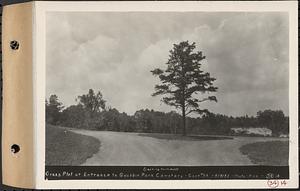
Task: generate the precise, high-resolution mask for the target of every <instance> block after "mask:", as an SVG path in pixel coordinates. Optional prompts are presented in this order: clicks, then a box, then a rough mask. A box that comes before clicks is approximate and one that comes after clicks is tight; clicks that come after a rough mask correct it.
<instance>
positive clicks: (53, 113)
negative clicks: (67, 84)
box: [46, 95, 64, 125]
mask: <svg viewBox="0 0 300 191" xmlns="http://www.w3.org/2000/svg"><path fill="white" fill-rule="evenodd" d="M63 108H64V106H63V104H62V103H61V102H59V100H58V97H57V95H51V96H50V97H49V101H48V100H46V122H47V123H49V124H53V125H57V124H58V123H59V121H60V117H61V110H62V109H63Z"/></svg>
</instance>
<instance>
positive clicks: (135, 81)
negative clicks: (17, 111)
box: [46, 12, 289, 117]
mask: <svg viewBox="0 0 300 191" xmlns="http://www.w3.org/2000/svg"><path fill="white" fill-rule="evenodd" d="M288 34H289V31H288V14H287V13H280V12H272V13H271V12H269V13H267V12H265V13H264V12H252V13H247V12H235V13H230V12H226V13H225V12H177V13H176V12H168V13H167V12H48V13H47V16H46V96H47V98H48V97H49V96H50V95H51V94H56V95H57V96H58V98H59V100H60V101H61V102H62V103H63V104H64V105H65V106H66V107H67V106H70V105H72V104H76V101H75V98H76V97H77V96H79V95H82V94H86V93H87V92H88V90H89V89H90V88H92V89H94V90H95V91H101V93H102V94H103V97H104V99H105V100H106V101H107V105H109V106H110V107H112V108H116V109H118V110H119V111H120V112H126V113H128V114H134V112H135V111H137V110H139V109H146V108H148V109H154V110H157V111H164V112H168V111H171V110H175V111H176V109H175V108H173V107H170V106H167V105H165V104H163V103H162V102H161V101H160V100H161V97H152V96H151V94H152V93H154V86H155V84H157V83H159V80H158V79H157V77H155V76H153V75H152V74H151V72H150V71H151V70H153V69H155V68H162V69H165V68H166V64H165V63H166V62H167V60H168V58H169V51H170V50H171V49H172V47H173V44H176V43H179V42H181V41H185V40H188V41H189V42H195V43H196V50H198V51H202V52H203V55H205V56H206V59H205V61H204V62H203V64H202V69H203V70H204V71H207V72H209V73H210V74H211V76H212V77H215V78H216V79H217V80H216V81H215V86H217V87H218V91H217V92H216V93H213V94H211V95H215V96H216V97H217V99H218V102H217V103H215V102H205V103H203V104H202V105H201V108H202V109H204V108H206V109H208V110H210V111H212V112H214V113H220V114H225V115H229V116H243V115H249V116H255V115H256V113H257V112H258V111H259V110H265V109H274V110H278V109H281V110H283V111H284V113H285V114H286V115H288V87H289V86H288V83H289V71H288V70H289V50H288V47H289V44H288V39H289V36H288ZM178 112H180V111H178ZM195 117H196V116H195Z"/></svg>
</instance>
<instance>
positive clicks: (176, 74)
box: [151, 41, 217, 135]
mask: <svg viewBox="0 0 300 191" xmlns="http://www.w3.org/2000/svg"><path fill="white" fill-rule="evenodd" d="M195 48H196V44H195V43H194V42H193V43H192V44H190V43H189V42H188V41H183V42H180V43H179V44H174V46H173V49H172V50H171V51H170V55H169V60H168V62H167V63H166V65H167V68H166V70H162V69H159V68H157V69H154V70H153V71H151V72H152V74H153V75H155V76H158V77H159V79H160V81H161V84H158V85H156V86H155V93H154V94H152V96H157V95H166V96H165V97H163V98H162V101H163V102H164V103H165V104H167V105H170V106H174V107H176V108H178V109H181V112H182V126H183V127H182V128H183V130H182V133H183V135H186V116H187V115H188V114H190V113H192V112H196V113H199V114H203V113H208V110H207V109H200V107H199V104H200V103H202V102H204V101H217V98H216V97H215V96H207V97H205V98H198V97H196V96H195V94H197V93H209V92H215V91H216V90H217V87H214V86H213V82H214V81H215V80H216V79H215V78H212V77H211V76H210V74H209V73H207V72H204V71H203V70H201V64H202V63H201V61H202V60H204V59H205V56H203V55H202V52H201V51H200V52H199V51H197V52H195V51H194V50H195Z"/></svg>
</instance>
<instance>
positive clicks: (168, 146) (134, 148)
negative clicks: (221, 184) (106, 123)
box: [72, 130, 283, 166]
mask: <svg viewBox="0 0 300 191" xmlns="http://www.w3.org/2000/svg"><path fill="white" fill-rule="evenodd" d="M72 131H73V132H75V133H79V134H83V135H89V136H92V137H95V138H97V139H99V140H100V142H101V147H100V150H99V152H98V153H96V154H94V155H93V156H92V157H91V158H89V159H87V160H86V162H85V163H84V164H83V165H162V166H168V165H174V166H181V165H192V166H206V165H207V166H209V165H251V164H252V163H251V161H250V160H249V159H248V158H247V156H245V155H242V154H241V153H240V151H239V148H240V147H241V146H242V145H244V144H248V143H252V142H258V141H271V140H283V139H282V138H263V137H236V138H234V139H224V140H207V141H189V140H165V139H157V138H152V137H146V136H139V135H138V134H137V133H125V132H110V131H88V130H72Z"/></svg>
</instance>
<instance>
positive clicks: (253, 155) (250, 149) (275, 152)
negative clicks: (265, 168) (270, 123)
mask: <svg viewBox="0 0 300 191" xmlns="http://www.w3.org/2000/svg"><path fill="white" fill-rule="evenodd" d="M240 151H241V152H242V153H243V154H244V155H247V156H248V157H249V159H250V160H251V161H252V162H253V163H254V164H258V165H273V166H287V165H288V159H289V142H288V141H269V142H257V143H252V144H247V145H244V146H242V147H241V148H240Z"/></svg>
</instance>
